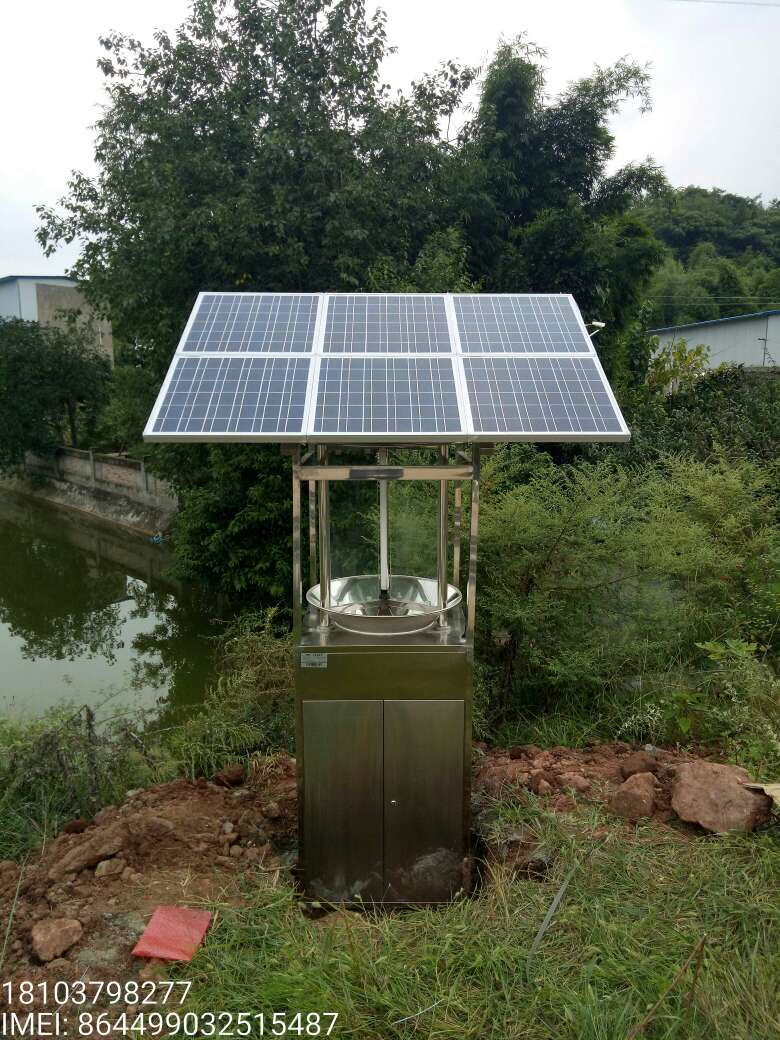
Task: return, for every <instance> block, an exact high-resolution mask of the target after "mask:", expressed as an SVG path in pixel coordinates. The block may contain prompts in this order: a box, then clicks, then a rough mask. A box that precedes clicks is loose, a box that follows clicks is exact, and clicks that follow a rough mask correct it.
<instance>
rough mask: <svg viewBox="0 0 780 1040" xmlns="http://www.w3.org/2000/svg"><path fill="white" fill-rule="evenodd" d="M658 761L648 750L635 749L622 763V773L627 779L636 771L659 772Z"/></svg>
mask: <svg viewBox="0 0 780 1040" xmlns="http://www.w3.org/2000/svg"><path fill="white" fill-rule="evenodd" d="M657 772H658V762H657V761H656V760H655V758H653V756H652V755H651V754H650V753H649V752H648V751H635V752H634V753H633V754H632V755H629V756H628V758H624V759H623V761H622V762H621V763H620V774H621V776H623V777H624V778H625V779H626V780H627V779H628V778H629V777H630V776H634V775H635V774H636V773H657Z"/></svg>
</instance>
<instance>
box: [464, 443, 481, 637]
mask: <svg viewBox="0 0 780 1040" xmlns="http://www.w3.org/2000/svg"><path fill="white" fill-rule="evenodd" d="M472 465H473V467H474V476H473V477H472V478H471V516H470V518H469V576H468V582H467V585H466V638H467V639H473V638H474V626H475V622H476V610H477V542H478V540H479V473H480V459H479V447H478V445H476V444H475V445H474V454H473V456H472Z"/></svg>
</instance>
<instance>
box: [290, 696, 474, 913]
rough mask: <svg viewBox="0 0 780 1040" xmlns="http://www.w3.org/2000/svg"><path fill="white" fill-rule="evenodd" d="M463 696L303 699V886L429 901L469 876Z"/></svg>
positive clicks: (336, 895) (328, 895) (342, 896)
mask: <svg viewBox="0 0 780 1040" xmlns="http://www.w3.org/2000/svg"><path fill="white" fill-rule="evenodd" d="M464 710H465V706H464V702H463V701H462V700H385V701H380V700H376V701H370V700H348V701H337V700H333V701H330V700H320V701H304V703H303V753H304V783H303V791H304V812H303V822H304V835H305V845H304V847H303V849H302V860H303V865H304V882H305V886H306V890H307V892H308V893H309V894H310V895H312V896H314V897H315V898H320V899H329V900H333V901H339V902H340V901H352V900H355V899H363V900H369V901H373V900H376V901H381V902H391V903H392V902H399V903H424V902H439V901H442V900H447V899H450V898H451V897H452V896H453V895H454V894H455V892H457V891H458V889H459V888H460V887H461V885H462V883H463V864H464V856H465V854H466V848H465V832H464V822H465V810H464V761H463V759H464V741H463V733H464Z"/></svg>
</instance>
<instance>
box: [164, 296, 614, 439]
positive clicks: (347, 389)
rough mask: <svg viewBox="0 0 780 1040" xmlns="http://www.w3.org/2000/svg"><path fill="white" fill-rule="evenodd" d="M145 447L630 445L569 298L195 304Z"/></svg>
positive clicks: (229, 299)
mask: <svg viewBox="0 0 780 1040" xmlns="http://www.w3.org/2000/svg"><path fill="white" fill-rule="evenodd" d="M144 435H145V437H146V439H148V440H160V441H164V440H174V441H198V440H233V441H251V440H258V441H276V442H279V441H297V442H304V441H307V440H313V441H328V440H332V441H343V442H347V441H375V442H378V441H385V442H386V441H387V440H388V439H390V440H392V441H399V442H401V441H409V442H417V443H419V442H428V443H438V442H444V441H458V440H464V441H479V440H484V441H498V440H509V441H512V440H527V441H533V440H540V441H541V440H547V441H555V440H558V441H571V440H627V439H628V436H629V433H628V429H627V427H626V425H625V422H624V420H623V417H622V415H621V414H620V411H619V409H618V406H617V404H616V402H615V398H614V396H613V394H612V391H611V389H610V387H609V384H608V383H607V380H606V377H605V375H604V372H603V370H602V368H601V365H600V363H599V360H598V357H597V356H596V352H595V350H594V349H593V345H592V343H591V340H590V337H589V336H588V335H587V332H586V329H585V326H584V324H583V321H582V317H581V316H580V313H579V310H578V309H577V306H576V304H575V303H574V300H573V299H572V297H571V296H567V295H563V294H533V295H531V294H472V293H462V294H455V295H452V296H450V295H446V294H437V293H427V294H424V293H406V294H391V293H388V294H354V293H353V294H350V293H334V294H318V293H202V294H201V295H200V296H199V297H198V300H197V301H196V304H195V307H194V309H193V312H192V314H191V315H190V320H189V322H188V323H187V327H186V328H185V330H184V334H183V335H182V338H181V342H180V344H179V346H178V348H177V351H176V354H175V355H174V358H173V361H172V362H171V367H170V369H169V371H168V375H167V376H166V379H165V382H164V383H163V386H162V389H161V391H160V394H159V397H158V399H157V402H156V404H155V407H154V409H153V411H152V414H151V416H150V419H149V422H148V424H147V427H146V430H145V434H144Z"/></svg>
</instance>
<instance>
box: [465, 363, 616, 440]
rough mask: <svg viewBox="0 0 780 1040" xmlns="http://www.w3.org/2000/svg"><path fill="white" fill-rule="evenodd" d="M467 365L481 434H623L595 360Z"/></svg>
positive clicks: (476, 426)
mask: <svg viewBox="0 0 780 1040" xmlns="http://www.w3.org/2000/svg"><path fill="white" fill-rule="evenodd" d="M463 365H464V369H465V374H466V386H467V389H468V394H469V403H470V405H471V418H472V422H473V425H474V431H475V432H476V433H488V434H490V433H498V434H512V433H518V434H525V435H527V434H562V435H565V434H572V433H576V434H580V433H582V434H588V433H592V434H594V433H598V434H609V433H615V434H619V433H622V432H623V428H622V426H621V422H620V418H619V414H618V412H617V411H616V409H615V406H614V404H613V402H612V399H611V397H610V394H609V393H608V389H607V384H606V380H605V379H604V376H603V375H602V373H601V370H600V368H599V366H598V365H597V364H596V362H595V360H593V359H591V358H569V357H560V358H553V357H550V358H523V357H494V358H480V357H466V358H464V359H463Z"/></svg>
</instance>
